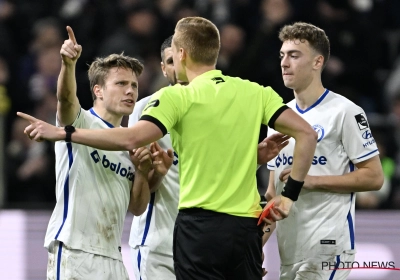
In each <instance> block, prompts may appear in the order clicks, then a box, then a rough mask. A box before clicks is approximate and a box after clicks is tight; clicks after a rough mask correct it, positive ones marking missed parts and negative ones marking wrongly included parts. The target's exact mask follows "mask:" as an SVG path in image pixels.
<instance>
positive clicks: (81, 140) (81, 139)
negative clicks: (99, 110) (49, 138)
mask: <svg viewBox="0 0 400 280" xmlns="http://www.w3.org/2000/svg"><path fill="white" fill-rule="evenodd" d="M136 133H140V132H138V131H136V130H134V129H132V128H122V127H118V128H113V129H76V131H75V132H74V133H72V137H71V140H72V142H74V143H77V144H82V145H86V146H90V147H93V148H97V149H101V150H106V151H131V150H133V149H136V148H139V147H143V146H145V145H147V144H149V143H143V144H142V143H138V142H137V141H136V137H135V136H136ZM64 136H65V133H64ZM60 140H63V139H60Z"/></svg>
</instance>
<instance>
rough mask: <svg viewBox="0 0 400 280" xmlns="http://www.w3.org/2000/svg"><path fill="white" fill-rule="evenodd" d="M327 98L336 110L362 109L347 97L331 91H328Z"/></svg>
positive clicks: (350, 110)
mask: <svg viewBox="0 0 400 280" xmlns="http://www.w3.org/2000/svg"><path fill="white" fill-rule="evenodd" d="M327 98H328V100H329V101H330V102H331V103H333V104H334V105H335V106H334V107H333V108H336V110H338V111H342V112H344V113H346V112H352V111H362V108H361V107H360V106H358V105H357V104H356V103H354V102H353V101H351V100H350V99H348V98H347V97H345V96H343V95H340V94H338V93H335V92H333V91H330V92H329V94H328V96H327Z"/></svg>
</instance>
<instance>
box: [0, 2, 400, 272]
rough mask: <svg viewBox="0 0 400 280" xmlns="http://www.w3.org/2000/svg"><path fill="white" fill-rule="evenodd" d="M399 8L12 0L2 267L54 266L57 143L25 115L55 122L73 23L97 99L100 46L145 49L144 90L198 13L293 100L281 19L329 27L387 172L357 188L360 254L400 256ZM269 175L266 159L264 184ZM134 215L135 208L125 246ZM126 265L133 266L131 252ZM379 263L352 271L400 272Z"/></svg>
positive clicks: (224, 43)
mask: <svg viewBox="0 0 400 280" xmlns="http://www.w3.org/2000/svg"><path fill="white" fill-rule="evenodd" d="M399 12H400V0H302V1H300V0H153V1H145V0H115V1H111V0H110V1H108V0H97V1H95V0H0V209H1V212H0V235H1V236H3V238H0V240H2V242H3V243H4V246H3V244H2V245H1V246H0V248H1V249H0V263H1V264H0V270H1V271H7V272H10V273H17V274H10V275H9V277H7V278H4V279H16V280H18V279H43V277H44V274H43V273H44V269H45V265H46V252H45V250H44V249H43V248H42V243H43V238H44V231H45V229H46V226H47V221H48V217H49V215H50V213H51V210H52V208H53V206H54V203H55V200H54V199H55V198H54V182H55V175H54V173H55V172H54V152H53V144H52V143H36V142H32V141H29V140H28V139H27V138H26V137H25V136H24V135H23V134H22V131H23V128H24V127H25V122H23V121H21V120H20V119H17V118H16V117H15V112H16V111H23V112H27V113H30V114H33V115H34V116H37V117H39V118H41V119H45V120H47V121H49V122H52V123H54V122H55V110H56V106H55V105H56V99H55V92H56V82H57V77H58V73H59V70H60V63H61V60H60V55H59V50H60V46H61V44H62V42H63V41H64V40H65V39H66V38H67V33H66V31H65V26H66V25H70V26H71V27H72V28H73V29H74V32H75V35H76V38H77V40H78V43H79V44H81V45H82V46H83V52H82V56H81V58H80V59H79V62H78V65H77V82H78V97H79V99H80V101H81V104H82V106H83V108H85V109H88V108H90V107H91V105H92V100H91V94H90V91H89V84H88V81H87V74H86V71H87V69H88V66H87V65H88V64H90V63H91V61H92V60H93V58H94V57H96V56H100V55H107V54H109V53H112V52H117V53H120V52H122V51H124V52H125V54H128V55H132V56H134V57H137V58H139V59H140V60H141V61H142V62H143V63H144V65H145V70H144V73H143V74H142V76H141V77H140V79H139V85H140V87H139V94H140V96H139V98H143V97H144V96H147V95H149V94H152V93H153V92H154V91H156V90H158V89H159V88H160V87H162V86H165V85H166V81H165V78H164V77H163V76H162V74H161V71H160V66H159V63H160V51H159V48H160V45H161V43H162V41H163V40H164V39H165V38H167V37H168V36H170V35H171V34H173V29H174V26H175V24H176V22H177V20H179V19H180V18H182V17H185V16H196V15H198V16H203V17H206V18H209V19H210V20H212V21H213V22H214V23H215V24H216V25H217V26H218V27H219V29H220V32H221V52H220V56H219V59H218V64H217V68H218V69H221V70H222V71H223V72H224V74H227V75H232V76H239V77H242V78H245V79H250V80H252V81H255V82H258V83H260V84H262V85H265V86H267V85H268V86H272V87H273V88H274V89H275V90H276V91H277V92H278V93H280V94H281V95H282V97H283V98H284V100H285V101H289V100H291V99H292V96H293V95H292V92H291V91H290V90H288V89H286V88H285V87H284V85H283V82H282V78H281V72H280V66H279V58H278V57H279V49H280V45H281V42H280V41H279V39H278V38H277V34H278V31H279V29H280V28H281V27H282V26H283V25H284V24H286V23H291V22H294V21H298V20H301V21H305V22H310V23H313V24H316V25H317V26H319V27H321V28H323V29H324V30H325V31H326V33H327V35H328V37H329V39H330V41H331V59H330V60H329V63H328V65H327V67H326V69H325V70H324V72H323V83H324V85H325V86H326V87H327V88H328V89H330V90H332V91H335V92H337V93H340V94H342V95H344V96H346V97H348V98H349V99H351V100H352V101H354V102H355V103H357V104H358V105H360V106H362V107H363V108H364V110H365V111H366V113H367V115H368V119H369V122H370V125H371V127H372V132H373V135H374V137H375V140H376V142H377V143H378V145H379V149H380V152H381V161H382V165H383V167H384V171H385V179H386V180H385V186H384V188H382V190H381V191H379V192H374V193H368V194H362V195H358V196H357V218H356V234H357V239H356V240H359V241H360V242H361V241H362V242H363V243H365V244H364V245H365V246H367V247H365V246H364V245H362V244H361V243H360V244H361V247H362V248H364V249H360V250H366V251H368V252H371V251H372V252H374V254H372V255H365V254H361V255H360V254H359V255H358V256H360V257H361V256H363V257H364V258H367V259H366V260H368V261H395V263H396V264H397V265H396V266H397V267H400V256H399V255H398V253H396V252H399V251H400V250H399V248H398V247H396V246H399V245H398V244H400V242H399V241H400V234H399V231H400V223H399V222H398V221H399V220H400V219H399V218H400V214H399V212H398V209H400V187H399V185H400V182H399V178H400V168H399V166H400V165H399V164H398V162H399V159H400V157H399V152H398V151H399V149H398V147H399V143H400V130H399V128H400V121H399V120H400V17H399V16H398V14H399ZM267 176H268V175H267V172H265V170H264V169H263V168H261V169H260V171H259V174H258V179H259V180H258V182H259V189H260V193H263V192H264V190H265V187H266V184H265V182H266V179H267ZM130 220H131V216H129V215H128V218H127V221H126V224H127V227H126V232H125V233H126V234H124V243H125V245H126V243H127V238H128V237H127V232H128V231H129V224H130ZM34 221H37V222H34ZM274 242H275V241H273V242H271V244H269V245H268V246H269V247H268V246H267V249H268V252H267V255H266V256H267V260H268V263H267V264H268V269H269V270H270V274H269V277H267V278H266V279H276V276H274V275H276V274H274V273H276V271H277V269H278V264H279V261H278V259H279V258H278V256H277V251H276V243H274ZM363 246H364V247H363ZM374 246H375V247H374ZM379 246H381V247H379ZM365 248H369V249H368V250H367V249H365ZM396 248H397V249H396ZM382 252H384V254H383V253H382ZM385 252H386V253H385ZM380 253H382V254H381V255H380ZM358 256H357V258H358ZM357 258H356V260H357ZM368 258H369V259H368ZM379 258H381V259H379ZM390 258H392V259H390ZM43 260H44V262H43ZM125 264H126V266H127V268H130V263H129V261H128V260H125ZM376 272H379V273H382V272H383V271H376ZM18 273H20V274H18ZM371 273H372V272H371ZM371 273H369V274H368V275H365V276H357V273H355V271H353V272H352V274H351V275H356V276H354V277H359V278H352V279H400V272H396V273H397V274H393V275H392V276H391V275H389V274H385V275H383V274H382V275H383V276H382V275H381V276H379V275H378V276H376V275H375V276H371V275H374V274H371ZM390 273H392V272H390ZM393 273H394V272H393ZM18 275H19V276H18ZM367 276H369V277H372V278H366V277H367ZM0 278H1V279H3V276H1V277H0Z"/></svg>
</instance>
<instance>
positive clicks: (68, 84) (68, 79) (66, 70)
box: [57, 62, 76, 103]
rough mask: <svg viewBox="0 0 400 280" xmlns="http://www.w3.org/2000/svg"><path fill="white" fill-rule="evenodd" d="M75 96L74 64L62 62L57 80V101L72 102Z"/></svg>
mask: <svg viewBox="0 0 400 280" xmlns="http://www.w3.org/2000/svg"><path fill="white" fill-rule="evenodd" d="M75 96H76V80H75V65H67V64H65V63H64V62H62V65H61V71H60V74H59V76H58V80H57V99H58V101H59V102H66V103H73V102H74V101H75Z"/></svg>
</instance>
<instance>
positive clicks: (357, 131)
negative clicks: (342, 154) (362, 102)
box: [342, 104, 379, 164]
mask: <svg viewBox="0 0 400 280" xmlns="http://www.w3.org/2000/svg"><path fill="white" fill-rule="evenodd" d="M344 111H345V115H344V118H343V124H342V141H343V147H344V149H345V151H346V154H347V155H348V157H349V159H350V160H351V162H353V163H354V164H356V163H359V162H362V161H365V160H367V159H369V158H371V157H373V156H376V155H378V154H379V152H378V147H377V145H376V143H375V139H374V138H373V137H372V133H371V128H370V127H369V124H368V121H367V117H366V115H365V112H364V111H363V110H362V109H361V108H360V107H358V106H356V105H355V104H349V105H347V106H346V110H344Z"/></svg>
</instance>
